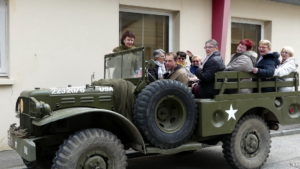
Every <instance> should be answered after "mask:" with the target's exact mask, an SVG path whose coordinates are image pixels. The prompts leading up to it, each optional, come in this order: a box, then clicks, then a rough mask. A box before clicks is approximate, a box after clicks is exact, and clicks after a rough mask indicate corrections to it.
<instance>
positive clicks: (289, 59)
mask: <svg viewBox="0 0 300 169" xmlns="http://www.w3.org/2000/svg"><path fill="white" fill-rule="evenodd" d="M280 54H281V58H282V59H281V63H280V65H279V66H278V67H277V68H276V69H275V72H274V76H277V77H282V76H286V75H288V74H290V73H292V72H296V70H297V67H298V64H297V61H296V58H295V57H293V56H294V50H293V48H291V47H289V46H286V47H283V48H282V50H281V52H280ZM279 80H283V81H292V80H293V79H292V78H281V79H279ZM279 91H281V92H290V91H295V88H294V87H281V88H279Z"/></svg>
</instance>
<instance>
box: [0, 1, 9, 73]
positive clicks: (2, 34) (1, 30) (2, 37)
mask: <svg viewBox="0 0 300 169" xmlns="http://www.w3.org/2000/svg"><path fill="white" fill-rule="evenodd" d="M6 33H7V1H6V0H0V76H7V75H8V60H7V46H6V45H7V37H6Z"/></svg>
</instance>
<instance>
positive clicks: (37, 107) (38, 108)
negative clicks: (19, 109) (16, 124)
mask: <svg viewBox="0 0 300 169" xmlns="http://www.w3.org/2000/svg"><path fill="white" fill-rule="evenodd" d="M30 99H31V101H32V102H30V113H31V114H32V115H33V116H34V117H37V118H42V117H44V116H45V115H49V114H50V112H51V108H50V105H49V104H47V103H45V102H42V101H37V100H36V99H35V98H34V97H30Z"/></svg>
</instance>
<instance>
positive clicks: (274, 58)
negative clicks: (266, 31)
mask: <svg viewBox="0 0 300 169" xmlns="http://www.w3.org/2000/svg"><path fill="white" fill-rule="evenodd" d="M279 56H280V55H279V53H278V52H273V53H268V54H266V55H264V56H260V57H262V59H261V60H260V61H259V62H257V63H256V67H257V68H258V72H257V75H258V76H260V77H273V75H274V71H275V69H276V67H277V66H278V65H279V63H280V61H279V59H278V58H279Z"/></svg>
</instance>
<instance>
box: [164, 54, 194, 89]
mask: <svg viewBox="0 0 300 169" xmlns="http://www.w3.org/2000/svg"><path fill="white" fill-rule="evenodd" d="M177 61H178V58H177V55H175V54H174V53H172V52H171V53H167V54H166V59H165V66H166V69H167V73H166V74H164V79H173V80H177V81H180V82H182V83H183V84H185V85H188V82H189V78H188V75H187V72H186V70H185V69H184V68H182V67H181V66H180V65H179V64H177Z"/></svg>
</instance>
